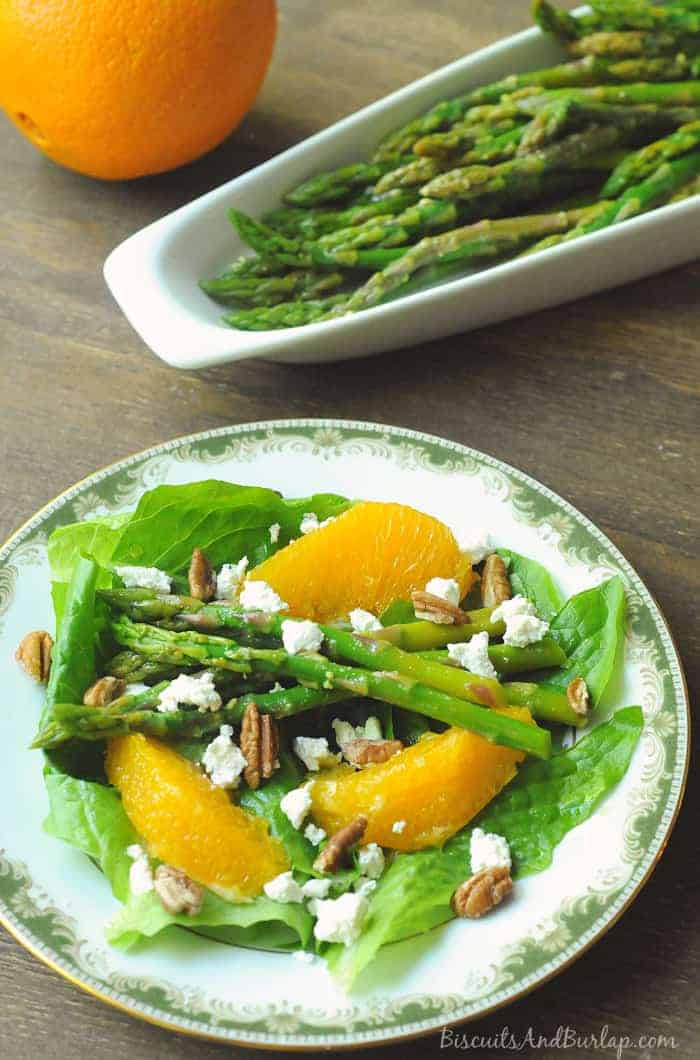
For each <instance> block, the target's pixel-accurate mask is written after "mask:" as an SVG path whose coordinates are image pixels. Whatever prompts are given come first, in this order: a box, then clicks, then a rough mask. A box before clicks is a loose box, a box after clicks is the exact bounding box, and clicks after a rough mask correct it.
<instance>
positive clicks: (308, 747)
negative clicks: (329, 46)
mask: <svg viewBox="0 0 700 1060" xmlns="http://www.w3.org/2000/svg"><path fill="white" fill-rule="evenodd" d="M294 754H295V755H296V756H297V758H300V759H301V760H302V762H303V763H304V765H305V766H306V768H307V769H308V770H309V772H310V773H317V772H318V771H319V769H323V768H325V767H327V766H334V765H336V763H337V762H338V761H339V759H340V756H339V755H334V754H333V752H332V751H331V749H330V747H329V746H328V740H327V739H326V737H325V736H295V737H294Z"/></svg>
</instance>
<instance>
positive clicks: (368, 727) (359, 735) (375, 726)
mask: <svg viewBox="0 0 700 1060" xmlns="http://www.w3.org/2000/svg"><path fill="white" fill-rule="evenodd" d="M331 728H332V729H333V732H334V733H335V739H336V742H337V744H338V747H339V748H340V750H341V751H344V750H345V748H346V747H347V745H348V744H349V743H352V741H353V740H381V739H382V726H381V724H380V721H379V718H375V717H374V715H372V716H371V717H370V718H367V721H366V722H365V723H364V725H351V724H350V722H349V721H343V719H342V718H333V721H332V722H331Z"/></svg>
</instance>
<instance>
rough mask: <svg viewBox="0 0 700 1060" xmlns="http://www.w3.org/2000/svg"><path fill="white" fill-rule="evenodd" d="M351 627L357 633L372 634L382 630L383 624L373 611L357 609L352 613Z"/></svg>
mask: <svg viewBox="0 0 700 1060" xmlns="http://www.w3.org/2000/svg"><path fill="white" fill-rule="evenodd" d="M350 625H351V626H352V628H353V630H354V631H355V633H371V632H372V631H373V630H375V629H381V628H382V624H381V622H380V621H379V619H378V618H377V616H376V615H373V614H372V612H371V611H364V610H363V609H362V608H361V607H356V608H355V609H354V610H353V611H351V612H350Z"/></svg>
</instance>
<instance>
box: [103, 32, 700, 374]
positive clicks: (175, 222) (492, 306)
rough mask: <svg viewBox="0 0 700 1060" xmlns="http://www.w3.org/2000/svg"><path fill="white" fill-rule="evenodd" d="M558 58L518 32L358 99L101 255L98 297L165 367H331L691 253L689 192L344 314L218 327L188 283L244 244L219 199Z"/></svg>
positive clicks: (368, 146) (699, 214)
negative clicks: (106, 296)
mask: <svg viewBox="0 0 700 1060" xmlns="http://www.w3.org/2000/svg"><path fill="white" fill-rule="evenodd" d="M562 58H563V52H562V51H561V50H560V49H559V48H558V47H557V45H556V43H555V42H553V41H551V40H550V39H549V38H547V37H545V35H544V34H543V33H541V32H540V30H538V29H530V30H526V31H525V32H524V33H518V34H516V35H515V36H513V37H508V38H507V39H505V40H502V41H499V42H498V43H496V44H493V45H491V46H490V47H488V48H483V49H482V50H480V51H478V52H475V53H474V54H473V55H469V56H467V57H466V58H464V59H459V60H458V61H457V62H454V63H450V64H449V66H444V67H443V68H442V69H440V70H436V71H435V73H432V74H429V75H428V76H427V77H423V78H421V79H420V80H419V81H415V82H413V84H410V85H407V86H406V87H405V88H402V89H400V90H399V91H398V92H394V93H392V94H391V95H390V96H386V97H385V98H384V99H381V100H379V101H378V102H377V103H373V104H372V105H371V106H369V107H365V108H364V109H363V110H361V111H358V112H357V113H356V114H353V115H351V116H350V117H349V118H345V119H343V120H342V121H339V122H337V123H336V124H335V125H332V126H330V128H328V129H325V130H324V131H323V132H320V133H317V134H316V135H315V136H311V137H310V138H309V139H308V140H304V142H303V143H301V144H299V145H297V146H296V147H292V148H291V149H290V150H288V151H284V152H283V153H282V154H280V155H278V156H277V157H276V158H273V159H272V160H271V161H270V162H266V163H265V164H264V165H262V166H258V167H257V168H256V169H253V170H251V171H250V172H249V173H246V174H245V175H244V176H242V177H239V178H237V179H236V180H232V181H229V182H228V183H227V184H222V185H221V187H220V188H216V189H215V190H214V191H211V192H209V193H208V194H207V195H203V196H201V198H199V199H195V200H194V201H193V202H191V203H189V204H188V205H186V206H183V207H181V208H180V209H179V210H175V212H174V213H171V214H168V215H167V216H166V217H163V218H161V220H159V221H156V222H155V223H154V224H151V225H149V226H148V227H147V228H144V229H142V230H141V231H140V232H137V233H136V234H135V235H133V236H131V237H130V238H129V239H127V240H126V241H125V242H124V243H122V244H121V245H120V246H118V247H117V248H116V250H114V251H112V253H111V254H110V256H109V257H108V258H107V261H106V262H105V267H104V274H105V279H106V280H107V284H108V285H109V287H110V289H111V291H112V294H113V295H114V297H115V298H116V300H117V302H118V303H119V305H120V306H121V308H122V310H123V311H124V313H125V314H126V316H127V318H128V319H129V321H130V322H131V324H132V326H133V327H134V328H135V330H136V331H137V332H138V333H139V335H140V336H141V338H142V339H143V341H144V342H145V343H146V344H147V345H148V346H150V348H151V349H152V350H153V351H154V353H156V354H157V355H158V356H159V357H162V359H163V360H164V361H167V362H168V364H172V365H174V366H175V367H176V368H202V367H204V366H206V365H211V364H222V363H224V362H226V361H236V360H242V359H243V358H247V357H266V358H269V359H272V360H277V361H291V362H309V361H336V360H340V359H341V358H345V357H362V356H365V355H367V354H370V353H380V352H382V351H383V350H388V349H396V348H398V347H401V346H410V345H412V344H415V343H418V342H426V341H428V340H430V339H435V338H440V337H442V336H444V335H451V334H454V333H456V332H460V331H468V330H469V329H471V328H476V327H481V326H482V325H484V324H490V323H493V322H494V321H497V320H506V319H507V318H508V317H513V316H518V315H519V314H521V313H529V312H532V311H534V310H537V309H542V308H544V307H545V306H551V305H557V304H558V303H560V302H566V301H569V300H571V299H572V298H579V297H582V296H583V295H587V294H591V293H592V292H594V291H601V290H604V289H605V288H607V287H614V286H615V285H617V284H620V283H626V282H628V281H630V280H636V279H639V278H640V277H642V276H646V275H649V274H650V273H653V272H660V271H662V270H663V269H668V268H671V267H672V266H674V265H679V264H681V263H682V262H684V261H691V260H693V259H694V258H695V257H697V256H698V254H700V196H696V197H695V198H693V199H688V200H686V201H685V202H679V203H674V204H671V205H668V206H664V207H662V208H660V209H658V210H654V211H652V212H651V213H648V214H643V215H642V216H640V217H636V218H634V219H632V220H629V221H626V222H625V223H624V224H621V225H616V226H614V227H613V228H608V229H603V230H602V231H600V232H597V233H594V234H593V235H590V236H585V237H583V238H582V239H577V240H574V241H572V242H571V243H565V244H562V245H560V246H558V247H552V248H550V249H549V250H546V251H543V252H542V253H539V254H534V255H532V256H528V257H522V258H516V259H514V260H512V261H506V262H504V263H503V264H502V265H496V266H493V267H491V268H488V269H484V270H482V271H480V272H475V273H473V274H471V275H469V276H467V277H465V278H463V279H459V280H454V281H452V282H450V283H445V284H442V285H440V286H438V287H433V288H431V289H430V290H427V291H422V292H420V293H418V294H413V295H409V296H406V297H404V298H400V299H398V300H397V301H395V302H391V303H388V304H387V305H382V306H376V307H375V308H373V309H370V310H367V311H365V312H362V313H358V314H356V315H352V316H346V317H341V318H339V319H337V320H331V321H327V322H322V323H318V324H310V325H307V326H306V327H303V328H289V329H284V330H281V331H264V332H249V331H236V330H233V329H232V328H229V327H226V326H225V325H224V324H222V323H221V321H220V318H221V313H222V311H223V310H222V307H221V306H220V305H218V304H217V303H215V302H213V301H212V300H211V299H210V298H208V297H207V295H205V294H204V293H203V292H202V291H201V290H200V289H199V287H198V281H199V280H200V279H201V278H202V277H205V276H213V275H215V274H216V273H218V272H219V271H220V270H221V269H222V268H224V266H225V265H226V264H227V263H228V262H230V261H232V260H233V259H234V258H236V257H237V256H238V255H240V254H241V253H242V252H243V251H245V250H246V248H245V247H244V246H243V244H242V243H241V242H240V240H239V238H238V236H237V234H236V233H235V232H234V230H233V228H232V227H231V225H229V224H228V222H227V220H226V214H227V210H228V208H229V207H231V206H236V207H238V208H239V209H241V210H243V211H244V212H246V213H250V214H252V215H253V216H254V217H259V216H260V215H261V214H263V213H264V212H265V211H266V210H269V209H271V208H272V207H274V206H277V205H279V202H280V199H281V196H282V195H283V194H284V192H286V191H288V190H289V189H290V188H292V187H294V186H295V185H296V184H299V183H300V182H301V181H302V180H305V179H306V178H307V177H309V176H311V175H312V174H314V173H317V172H319V171H321V170H328V169H334V168H335V167H336V166H340V165H345V164H347V163H349V162H354V161H357V159H359V158H365V157H368V156H369V155H370V154H371V152H372V151H373V150H374V148H375V147H376V145H377V143H378V142H379V141H380V140H381V138H382V136H384V135H385V134H386V133H387V132H389V131H390V130H391V129H394V128H396V127H398V126H400V125H402V124H403V123H404V122H405V121H407V120H408V119H409V118H411V117H414V116H415V115H418V114H421V113H422V112H423V111H425V110H427V109H428V108H429V107H430V106H431V105H432V104H434V103H435V102H437V101H438V100H441V99H446V98H448V97H450V96H455V95H458V94H459V93H461V92H464V91H466V90H467V89H468V88H469V87H471V86H476V85H479V84H486V83H488V82H490V81H494V80H496V79H498V78H500V77H503V76H504V75H506V74H509V73H512V72H513V71H520V70H533V69H537V68H539V67H543V66H550V65H551V64H553V63H555V62H559V61H561V60H562Z"/></svg>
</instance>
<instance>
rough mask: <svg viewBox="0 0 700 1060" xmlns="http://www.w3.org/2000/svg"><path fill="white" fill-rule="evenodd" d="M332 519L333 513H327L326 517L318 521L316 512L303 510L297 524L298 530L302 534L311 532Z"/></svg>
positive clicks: (333, 517)
mask: <svg viewBox="0 0 700 1060" xmlns="http://www.w3.org/2000/svg"><path fill="white" fill-rule="evenodd" d="M334 519H335V516H334V515H329V516H328V518H327V519H324V520H323V521H322V522H320V523H319V521H318V516H317V515H316V512H304V514H303V516H302V518H301V523H300V524H299V530H300V532H301V533H302V534H311V533H313V531H314V530H320V529H321V527H322V526H328V524H329V523H332V522H333V520H334Z"/></svg>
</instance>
